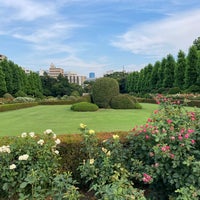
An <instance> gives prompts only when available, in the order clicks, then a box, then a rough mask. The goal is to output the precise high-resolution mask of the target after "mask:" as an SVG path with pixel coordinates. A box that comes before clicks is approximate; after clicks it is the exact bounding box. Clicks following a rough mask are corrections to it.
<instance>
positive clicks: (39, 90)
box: [0, 59, 83, 98]
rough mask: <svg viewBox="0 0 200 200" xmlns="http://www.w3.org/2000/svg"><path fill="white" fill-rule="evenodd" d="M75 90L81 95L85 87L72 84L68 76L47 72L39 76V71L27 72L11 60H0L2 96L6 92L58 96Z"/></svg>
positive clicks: (38, 96)
mask: <svg viewBox="0 0 200 200" xmlns="http://www.w3.org/2000/svg"><path fill="white" fill-rule="evenodd" d="M74 91H76V92H77V93H78V94H80V95H81V94H82V92H83V89H82V87H81V86H79V85H76V84H70V83H69V82H68V79H67V77H64V76H62V75H59V76H58V78H57V79H55V78H52V77H50V76H49V75H48V74H47V73H45V74H44V76H39V74H38V73H36V72H32V71H31V72H30V73H29V74H26V73H25V71H24V69H23V68H22V67H20V66H18V65H17V64H15V63H14V62H12V61H10V60H7V59H3V60H2V61H0V97H3V95H4V94H6V93H9V94H11V95H12V96H14V97H19V96H21V97H23V96H32V97H37V98H43V97H44V96H54V97H58V96H64V95H71V93H72V92H74Z"/></svg>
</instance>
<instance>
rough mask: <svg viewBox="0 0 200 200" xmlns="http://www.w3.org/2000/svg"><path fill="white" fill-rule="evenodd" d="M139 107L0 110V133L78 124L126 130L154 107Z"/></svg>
mask: <svg viewBox="0 0 200 200" xmlns="http://www.w3.org/2000/svg"><path fill="white" fill-rule="evenodd" d="M142 106H143V109H141V110H113V109H100V110H98V111H96V112H74V111H71V110H70V106H66V105H56V106H46V105H45V106H36V107H31V108H26V109H21V110H15V111H8V112H1V113H0V119H1V120H0V136H8V135H9V136H13V135H20V134H21V133H22V132H31V131H33V132H35V133H43V131H44V130H46V129H52V130H53V131H54V132H55V133H56V134H58V135H59V134H70V133H80V131H79V130H78V128H79V124H80V123H84V124H87V125H88V127H89V128H91V129H94V130H95V131H97V132H100V131H108V132H109V131H117V130H121V131H129V130H131V129H132V128H133V127H134V126H135V125H142V124H144V123H145V122H146V120H147V119H148V117H150V116H151V113H152V112H153V110H155V109H157V107H158V106H157V105H155V104H142Z"/></svg>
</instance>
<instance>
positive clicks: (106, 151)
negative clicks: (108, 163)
mask: <svg viewBox="0 0 200 200" xmlns="http://www.w3.org/2000/svg"><path fill="white" fill-rule="evenodd" d="M102 151H103V152H104V153H105V154H106V155H107V156H110V155H111V153H110V151H108V150H107V149H106V148H104V147H102Z"/></svg>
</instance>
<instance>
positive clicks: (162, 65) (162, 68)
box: [157, 58, 167, 88]
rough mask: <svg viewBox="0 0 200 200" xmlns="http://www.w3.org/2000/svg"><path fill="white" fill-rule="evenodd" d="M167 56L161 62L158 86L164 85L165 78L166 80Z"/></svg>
mask: <svg viewBox="0 0 200 200" xmlns="http://www.w3.org/2000/svg"><path fill="white" fill-rule="evenodd" d="M166 62H167V60H166V58H163V59H162V61H161V64H160V67H159V69H158V82H157V88H162V87H163V80H164V72H165V65H166Z"/></svg>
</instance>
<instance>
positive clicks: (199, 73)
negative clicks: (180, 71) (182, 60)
mask: <svg viewBox="0 0 200 200" xmlns="http://www.w3.org/2000/svg"><path fill="white" fill-rule="evenodd" d="M196 84H197V85H198V86H200V51H198V63H197V83H196Z"/></svg>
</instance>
